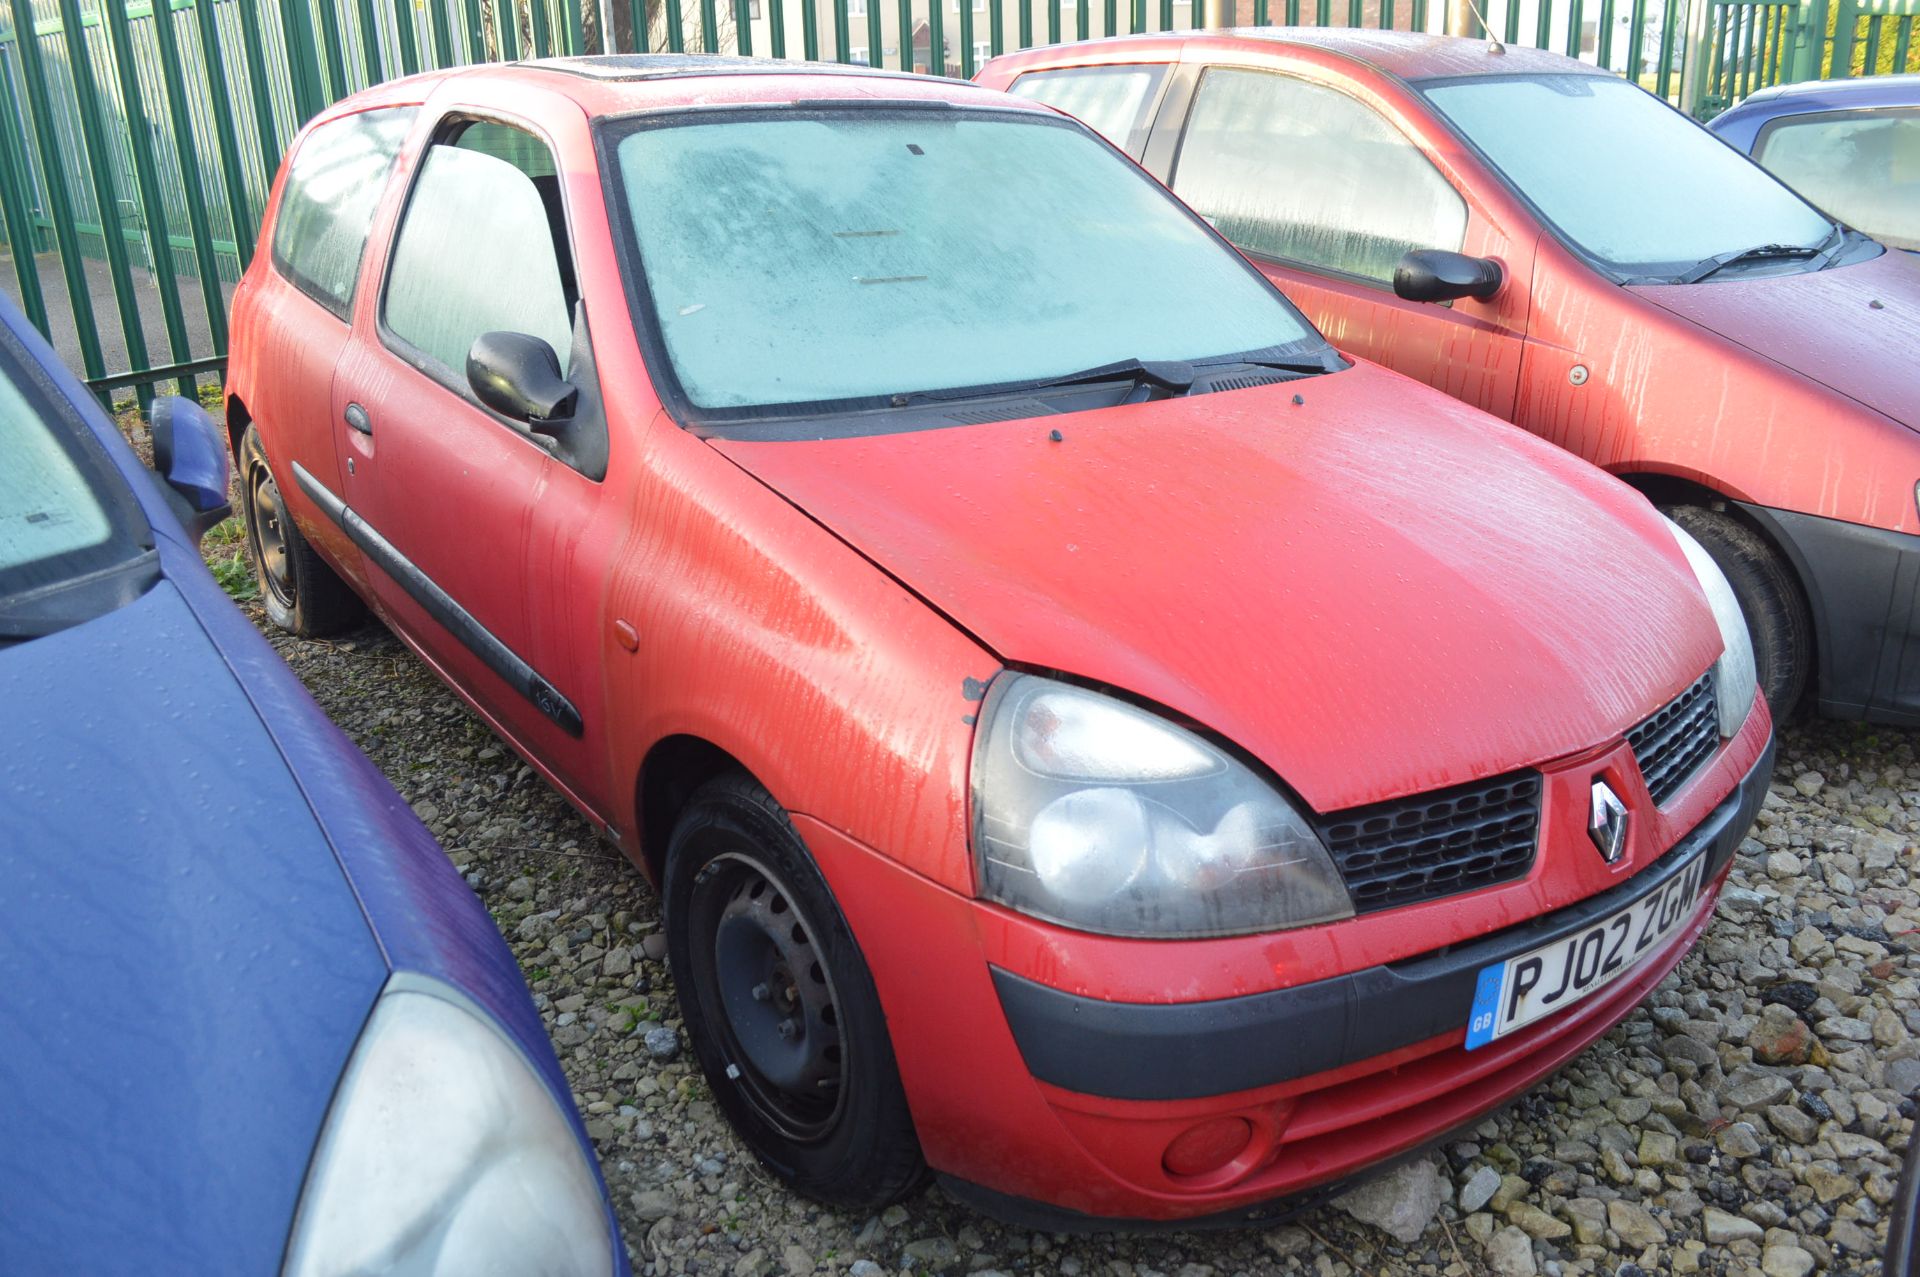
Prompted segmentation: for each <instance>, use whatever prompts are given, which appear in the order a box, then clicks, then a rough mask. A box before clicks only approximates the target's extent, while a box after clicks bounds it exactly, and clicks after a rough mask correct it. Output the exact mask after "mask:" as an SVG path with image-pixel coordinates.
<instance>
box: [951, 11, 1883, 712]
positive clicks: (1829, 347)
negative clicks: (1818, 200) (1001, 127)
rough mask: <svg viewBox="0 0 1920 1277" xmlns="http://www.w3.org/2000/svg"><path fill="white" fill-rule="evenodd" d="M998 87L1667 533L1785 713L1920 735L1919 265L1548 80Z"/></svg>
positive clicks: (1498, 60) (1579, 70)
mask: <svg viewBox="0 0 1920 1277" xmlns="http://www.w3.org/2000/svg"><path fill="white" fill-rule="evenodd" d="M979 79H980V81H981V83H983V84H988V85H991V86H993V87H996V88H1010V89H1011V90H1012V91H1013V92H1014V93H1016V94H1020V95H1023V96H1026V97H1031V98H1036V99H1039V100H1041V101H1045V102H1048V103H1051V104H1052V105H1055V106H1057V107H1059V108H1061V109H1062V110H1066V111H1069V112H1071V113H1073V114H1075V115H1077V116H1079V117H1080V118H1081V119H1083V120H1085V121H1086V122H1087V123H1089V124H1091V125H1093V126H1094V127H1095V128H1097V129H1099V130H1100V131H1101V132H1102V133H1104V134H1106V136H1107V137H1109V138H1111V139H1112V140H1113V141H1114V143H1115V145H1117V146H1119V147H1121V149H1123V150H1125V151H1127V152H1128V153H1129V154H1130V155H1132V156H1133V157H1134V158H1136V159H1138V160H1140V161H1141V163H1143V164H1144V165H1145V166H1146V168H1147V169H1148V171H1149V172H1151V173H1153V174H1154V175H1155V176H1156V177H1159V178H1161V179H1162V180H1164V181H1166V182H1167V183H1168V184H1169V185H1170V186H1171V187H1172V188H1173V191H1174V193H1175V194H1176V195H1178V196H1180V197H1181V198H1182V199H1184V200H1185V201H1186V202H1187V203H1189V204H1191V205H1192V206H1193V207H1194V208H1195V209H1197V210H1198V211H1199V212H1201V213H1202V214H1204V215H1206V216H1207V217H1208V218H1209V219H1210V220H1211V221H1212V222H1213V223H1214V224H1215V225H1216V226H1218V227H1219V228H1220V230H1221V231H1222V232H1223V233H1224V234H1225V235H1226V236H1227V237H1228V238H1229V239H1231V240H1233V242H1234V243H1235V244H1237V245H1239V246H1240V248H1241V249H1243V250H1244V251H1245V252H1246V253H1247V254H1248V255H1249V256H1250V257H1251V258H1252V259H1253V260H1254V261H1255V262H1256V263H1257V264H1258V265H1259V267H1260V269H1261V270H1262V271H1264V272H1265V273H1266V274H1267V276H1268V277H1269V278H1271V279H1272V280H1273V281H1274V282H1275V283H1277V284H1279V285H1280V287H1281V288H1282V289H1284V290H1285V291H1286V293H1287V296H1288V297H1290V298H1292V299H1293V301H1295V302H1296V303H1298V304H1299V306H1300V307H1301V309H1302V310H1304V311H1305V312H1306V313H1307V316H1308V317H1309V318H1310V319H1312V320H1313V322H1314V323H1316V324H1318V325H1319V327H1320V330H1321V331H1322V332H1324V333H1326V334H1327V336H1328V337H1329V338H1331V339H1332V340H1333V342H1334V343H1335V344H1336V345H1338V346H1339V347H1340V348H1341V349H1342V350H1345V351H1350V352H1352V353H1354V354H1357V355H1360V356H1363V357H1364V358H1367V359H1372V360H1377V361H1379V362H1380V363H1383V364H1385V365H1386V366H1387V367H1389V368H1393V369H1395V370H1397V371H1399V372H1403V373H1406V374H1407V375H1408V376H1410V377H1416V378H1418V379H1419V380H1421V381H1425V382H1427V383H1429V384H1430V385H1433V386H1437V387H1439V388H1440V389H1442V390H1445V391H1446V392H1447V393H1449V394H1451V395H1455V396H1457V397H1458V398H1460V399H1463V400H1465V401H1466V402H1468V403H1470V404H1474V405H1476V406H1478V407H1481V408H1484V409H1486V410H1487V411H1489V412H1491V413H1494V414H1495V415H1497V416H1501V417H1505V418H1507V419H1508V420H1510V421H1513V422H1516V423H1518V424H1519V425H1522V426H1525V427H1526V428H1527V429H1528V430H1531V431H1532V432H1534V433H1535V434H1537V435H1540V436H1541V437H1542V438H1545V439H1548V440H1551V441H1552V442H1554V443H1557V444H1559V445H1561V446H1562V447H1565V448H1570V449H1572V450H1573V451H1574V452H1576V453H1578V454H1579V455H1581V456H1583V457H1585V458H1586V459H1587V460H1589V461H1592V462H1594V463H1595V464H1597V465H1600V466H1603V467H1605V468H1606V469H1607V470H1609V471H1611V472H1612V473H1613V474H1615V475H1618V476H1619V477H1620V478H1622V479H1624V480H1625V481H1627V482H1628V483H1631V484H1632V485H1633V486H1634V487H1636V488H1638V489H1640V491H1642V492H1643V493H1645V494H1646V495H1647V496H1648V497H1650V498H1651V499H1652V500H1654V501H1655V502H1657V503H1658V504H1659V505H1660V506H1662V507H1663V508H1665V509H1666V510H1667V511H1668V512H1669V513H1670V514H1671V515H1672V516H1673V518H1674V519H1675V520H1676V521H1677V522H1679V523H1680V524H1681V525H1682V526H1684V527H1685V528H1686V529H1687V530H1688V531H1689V532H1691V533H1692V534H1693V535H1694V536H1695V537H1697V538H1698V539H1699V541H1700V543H1701V544H1702V545H1704V546H1705V547H1706V549H1707V551H1708V552H1709V553H1710V554H1712V555H1713V558H1714V561H1715V562H1716V563H1718V564H1719V566H1720V568H1721V570H1722V571H1724V572H1725V573H1726V575H1727V578H1728V580H1729V581H1730V582H1731V583H1732V585H1733V589H1734V593H1735V594H1736V595H1737V596H1738V597H1739V599H1740V602H1741V606H1742V608H1743V609H1744V611H1745V615H1746V618H1747V623H1748V626H1749V627H1750V629H1751V632H1752V635H1753V645H1754V651H1755V654H1756V657H1757V659H1758V665H1759V670H1760V682H1761V686H1762V688H1763V689H1764V690H1765V692H1766V694H1767V697H1768V699H1769V700H1770V702H1771V703H1772V705H1773V706H1774V708H1775V710H1776V711H1778V712H1781V713H1786V712H1790V711H1792V710H1794V709H1795V708H1796V707H1798V706H1799V705H1801V704H1803V703H1805V702H1808V701H1810V702H1811V703H1812V704H1813V705H1814V706H1816V707H1817V708H1818V709H1819V711H1820V712H1821V713H1823V714H1827V715H1830V716H1833V717H1839V718H1868V719H1874V720H1877V721H1881V722H1887V723H1898V724H1905V725H1908V726H1920V505H1917V504H1916V502H1917V501H1920V490H1917V489H1916V483H1920V435H1916V432H1920V358H1916V353H1917V352H1920V260H1917V259H1915V258H1914V257H1913V256H1911V255H1910V254H1906V253H1900V252H1892V251H1888V249H1887V248H1886V247H1885V246H1884V245H1882V244H1879V243H1876V242H1875V241H1874V240H1872V239H1870V238H1868V237H1867V236H1865V235H1862V234H1860V233H1859V232H1857V231H1854V230H1851V229H1849V228H1847V227H1844V226H1841V225H1839V224H1837V223H1835V222H1834V221H1833V220H1832V219H1830V218H1828V217H1827V216H1826V215H1825V214H1823V213H1821V212H1819V211H1818V210H1816V209H1815V208H1813V207H1812V206H1811V205H1810V204H1808V203H1807V202H1806V201H1805V200H1803V199H1802V198H1800V197H1799V196H1798V195H1795V194H1794V193H1793V192H1792V191H1790V190H1788V189H1787V188H1786V187H1785V186H1782V185H1781V184H1780V183H1779V182H1778V181H1777V180H1775V179H1774V178H1773V177H1772V176H1770V175H1769V174H1768V173H1767V172H1766V171H1765V170H1763V169H1761V168H1760V167H1759V166H1758V165H1756V164H1754V163H1752V162H1751V161H1750V160H1748V159H1747V158H1746V157H1744V156H1742V155H1740V154H1739V153H1738V152H1736V151H1734V150H1733V149H1732V148H1731V147H1729V146H1727V145H1725V144H1724V143H1722V142H1720V141H1718V140H1717V139H1715V138H1714V137H1713V135H1712V134H1710V133H1708V132H1707V131H1706V130H1705V129H1703V128H1701V127H1700V126H1698V125H1697V124H1695V123H1694V122H1693V121H1691V120H1689V119H1687V118H1686V117H1685V116H1684V115H1682V114H1680V112H1678V111H1675V110H1674V109H1673V108H1671V107H1669V106H1668V105H1666V104H1665V103H1664V102H1662V101H1660V100H1659V99H1658V98H1656V97H1654V96H1653V95H1652V94H1650V93H1647V92H1645V91H1643V90H1641V89H1640V88H1638V87H1637V86H1635V85H1632V84H1629V83H1627V82H1626V81H1625V80H1622V79H1621V78H1619V77H1618V76H1616V75H1614V74H1612V73H1611V72H1608V71H1603V70H1600V69H1599V68H1597V67H1593V66H1590V65H1588V64H1586V63H1583V62H1577V61H1575V60H1573V59H1572V58H1565V57H1561V56H1560V55H1558V54H1555V53H1544V52H1541V51H1539V50H1535V49H1522V48H1502V47H1501V46H1498V45H1490V44H1489V43H1488V42H1487V41H1485V40H1461V39H1448V38H1445V37H1438V36H1427V35H1414V34H1409V33H1405V32H1397V33H1396V32H1391V31H1387V32H1377V31H1349V30H1322V29H1317V28H1316V29H1306V28H1285V29H1273V28H1263V29H1257V30H1245V31H1232V32H1219V33H1199V34H1193V35H1166V36H1145V37H1138V38H1122V39H1118V40H1107V41H1097V42H1093V43H1088V44H1079V45H1063V46H1059V47H1055V48H1050V49H1038V50H1033V51H1030V52H1024V53H1018V54H1013V55H1010V56H1008V57H1004V58H999V59H996V60H994V61H993V62H992V63H991V64H990V65H988V66H987V67H986V68H985V69H983V70H982V71H981V73H980V76H979Z"/></svg>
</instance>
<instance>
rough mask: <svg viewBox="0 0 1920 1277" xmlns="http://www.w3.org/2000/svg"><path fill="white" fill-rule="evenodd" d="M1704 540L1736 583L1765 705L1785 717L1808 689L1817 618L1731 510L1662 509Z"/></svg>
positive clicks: (1776, 559)
mask: <svg viewBox="0 0 1920 1277" xmlns="http://www.w3.org/2000/svg"><path fill="white" fill-rule="evenodd" d="M1664 513H1665V514H1666V515H1667V517H1668V518H1670V519H1672V520H1673V521H1674V522H1675V523H1677V524H1679V525H1680V526H1681V527H1683V528H1685V529H1686V530H1687V532H1688V533H1690V534H1691V535H1692V537H1693V539H1694V540H1696V541H1698V542H1699V543H1700V546H1701V548H1702V549H1704V550H1705V551H1706V552H1707V553H1708V555H1710V556H1711V557H1712V559H1713V561H1714V563H1715V565H1717V566H1718V567H1719V569H1720V571H1721V572H1722V573H1724V574H1725V576H1726V578H1727V584H1728V585H1731V586H1732V587H1733V595H1734V597H1735V598H1737V599H1739V600H1740V611H1741V613H1742V614H1743V615H1745V617H1746V618H1747V632H1748V633H1749V634H1751V635H1752V636H1753V663H1754V667H1755V669H1756V670H1757V672H1758V673H1759V676H1760V690H1761V691H1762V692H1764V693H1766V697H1767V705H1768V707H1769V708H1770V709H1772V710H1773V716H1774V717H1775V718H1776V719H1778V720H1781V721H1785V720H1787V719H1789V718H1791V717H1792V716H1793V714H1794V712H1795V710H1797V709H1798V708H1799V705H1800V701H1801V698H1802V697H1803V696H1804V695H1805V694H1806V690H1807V680H1808V677H1809V675H1810V672H1811V671H1810V667H1811V665H1812V663H1813V618H1812V614H1811V613H1810V612H1809V611H1808V609H1807V600H1806V597H1805V596H1804V595H1802V594H1801V592H1800V583H1799V582H1798V581H1797V580H1795V579H1794V575H1793V570H1792V569H1791V568H1789V567H1788V566H1787V565H1786V563H1784V562H1783V561H1782V560H1781V558H1780V556H1779V555H1778V554H1775V553H1774V550H1773V547H1772V546H1771V545H1768V544H1767V541H1766V538H1764V537H1762V536H1761V535H1760V534H1759V533H1758V532H1755V531H1754V530H1753V529H1752V528H1750V527H1748V526H1747V525H1746V524H1744V523H1742V522H1740V521H1739V520H1738V519H1736V518H1734V517H1733V516H1732V515H1729V514H1723V513H1721V512H1720V511H1717V510H1708V509H1706V508H1704V507H1702V506H1697V505H1682V506H1673V507H1670V508H1668V509H1667V510H1665V512H1664Z"/></svg>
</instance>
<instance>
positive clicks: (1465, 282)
mask: <svg viewBox="0 0 1920 1277" xmlns="http://www.w3.org/2000/svg"><path fill="white" fill-rule="evenodd" d="M1501 278H1502V276H1501V272H1500V263H1499V262H1496V261H1492V260H1490V259H1489V258H1485V257H1468V256H1467V255H1466V254H1465V253H1449V252H1445V251H1443V250H1441V249H1438V248H1416V249H1413V250H1412V251H1411V252H1409V253H1408V254H1407V255H1406V256H1405V257H1402V258H1401V259H1400V264H1399V265H1398V266H1396V267H1394V268H1393V291H1394V292H1395V293H1396V294H1398V295H1399V296H1401V297H1404V298H1406V299H1407V300H1408V301H1410V302H1448V301H1453V300H1454V299H1455V298H1459V297H1471V298H1473V299H1475V300H1476V301H1485V300H1487V298H1489V297H1491V296H1493V295H1494V294H1495V293H1497V292H1499V291H1500V281H1501Z"/></svg>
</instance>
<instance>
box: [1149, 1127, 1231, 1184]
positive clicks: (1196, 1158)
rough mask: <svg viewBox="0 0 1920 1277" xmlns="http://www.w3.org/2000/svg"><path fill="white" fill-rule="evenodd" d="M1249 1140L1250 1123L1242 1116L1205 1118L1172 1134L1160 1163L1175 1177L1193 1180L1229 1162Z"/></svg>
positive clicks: (1217, 1169) (1210, 1173)
mask: <svg viewBox="0 0 1920 1277" xmlns="http://www.w3.org/2000/svg"><path fill="white" fill-rule="evenodd" d="M1252 1142H1253V1123H1252V1122H1249V1121H1248V1120H1247V1119H1246V1118H1244V1117H1214V1118H1208V1119H1207V1120H1206V1121H1204V1122H1197V1123H1195V1124H1194V1125H1192V1126H1189V1127H1188V1128H1187V1129H1186V1130H1184V1131H1182V1132H1180V1134H1178V1135H1176V1136H1174V1138H1173V1142H1172V1143H1170V1144H1168V1145H1167V1151H1166V1152H1165V1153H1164V1154H1162V1155H1161V1158H1160V1165H1161V1167H1162V1168H1163V1169H1165V1171H1166V1172H1167V1174H1168V1175H1171V1176H1173V1177H1174V1178H1175V1179H1183V1180H1185V1179H1196V1178H1198V1177H1200V1176H1204V1175H1212V1174H1213V1173H1215V1172H1216V1171H1219V1170H1220V1169H1221V1168H1222V1167H1225V1166H1227V1165H1229V1164H1231V1163H1232V1162H1233V1160H1234V1159H1235V1158H1237V1157H1239V1156H1240V1155H1241V1154H1242V1153H1244V1152H1246V1151H1247V1145H1249V1144H1251V1143H1252Z"/></svg>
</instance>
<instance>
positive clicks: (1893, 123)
mask: <svg viewBox="0 0 1920 1277" xmlns="http://www.w3.org/2000/svg"><path fill="white" fill-rule="evenodd" d="M1755 158H1757V159H1758V160H1759V161H1760V163H1761V164H1763V165H1765V166H1766V168H1767V169H1768V171H1770V172H1771V173H1772V174H1773V175H1774V176H1775V177H1778V178H1779V179H1780V180H1781V181H1783V182H1785V183H1786V184H1787V185H1788V186H1791V187H1792V188H1793V189H1794V190H1796V191H1798V192H1800V193H1801V194H1802V195H1804V196H1806V197H1807V198H1808V199H1810V200H1812V201H1813V202H1814V203H1815V204H1817V205H1819V206H1820V207H1821V208H1823V209H1825V210H1826V211H1827V212H1829V213H1831V214H1833V215H1834V216H1835V217H1837V218H1839V219H1840V220H1841V221H1843V222H1845V223H1847V225H1849V226H1852V227H1855V228H1857V229H1859V230H1862V231H1865V232H1866V233H1867V234H1869V235H1871V236H1873V237H1874V238H1875V239H1877V240H1879V241H1880V242H1881V243H1883V244H1890V245H1892V246H1893V247H1894V248H1905V249H1920V108H1912V107H1908V108H1906V109H1903V110H1895V111H1835V112H1833V113H1832V114H1829V115H1815V116H1808V117H1806V118H1805V119H1798V120H1793V119H1789V120H1783V121H1781V122H1779V123H1777V124H1773V125H1769V126H1768V129H1767V131H1766V133H1765V134H1764V135H1763V136H1762V140H1761V143H1760V150H1759V153H1758V154H1757V156H1756V157H1755Z"/></svg>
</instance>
